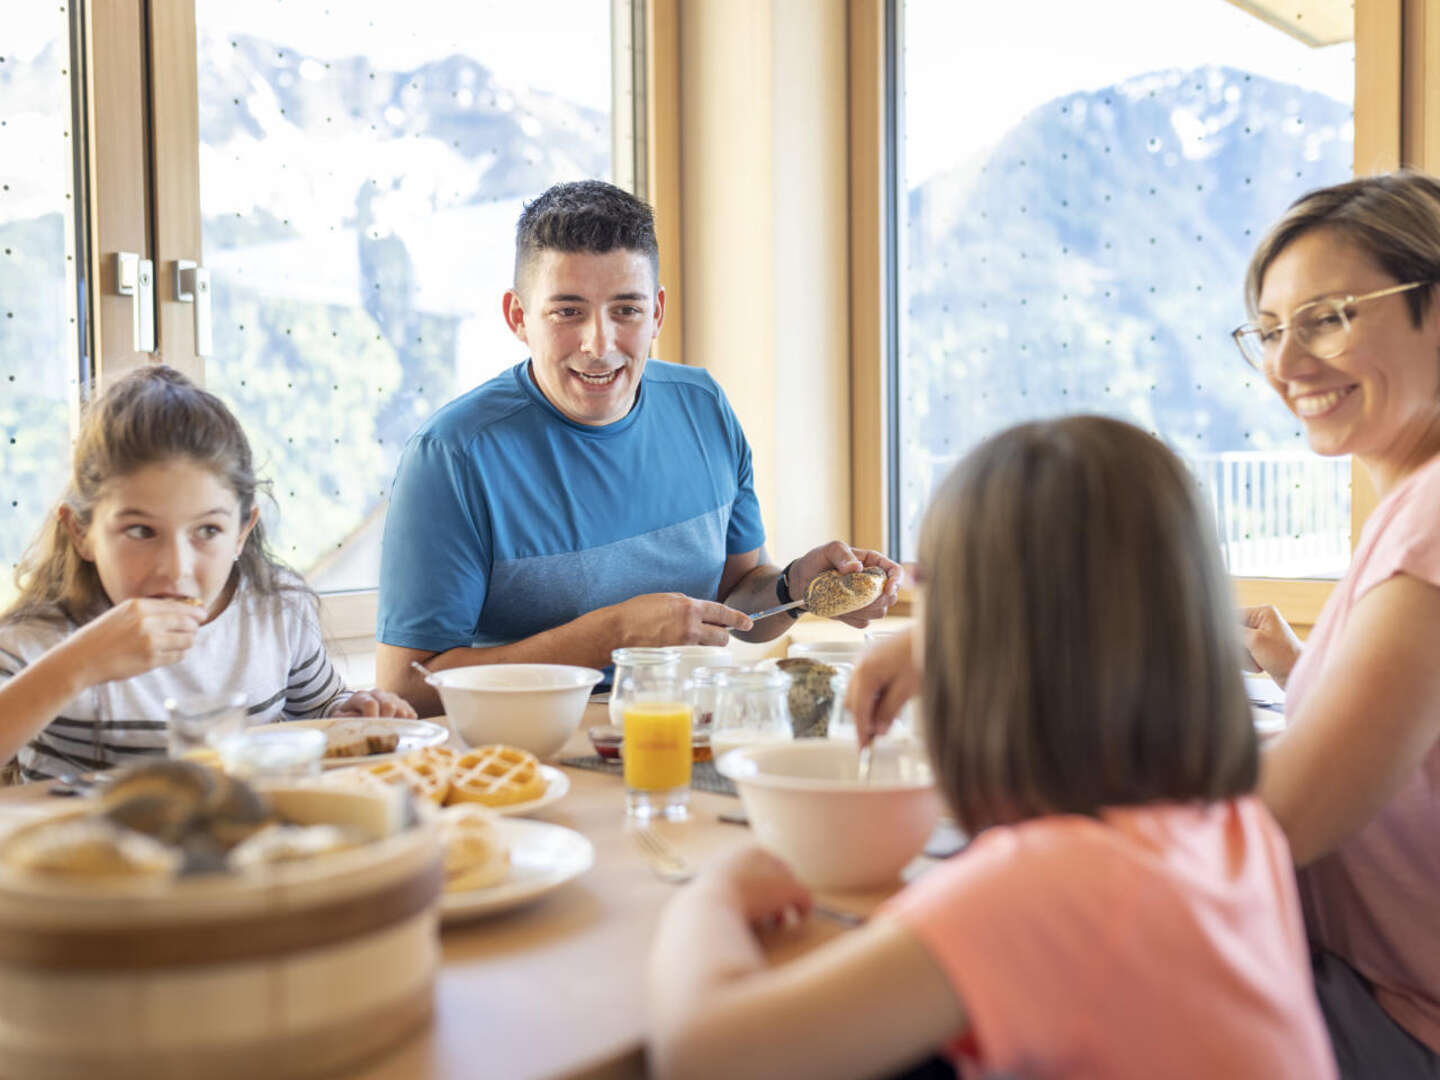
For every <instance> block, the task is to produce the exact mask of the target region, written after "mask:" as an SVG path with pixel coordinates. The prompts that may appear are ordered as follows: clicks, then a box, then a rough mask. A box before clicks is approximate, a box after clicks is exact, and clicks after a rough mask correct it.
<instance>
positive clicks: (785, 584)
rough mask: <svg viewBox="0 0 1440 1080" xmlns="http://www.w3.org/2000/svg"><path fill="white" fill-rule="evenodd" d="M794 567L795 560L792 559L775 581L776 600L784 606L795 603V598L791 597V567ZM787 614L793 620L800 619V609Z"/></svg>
mask: <svg viewBox="0 0 1440 1080" xmlns="http://www.w3.org/2000/svg"><path fill="white" fill-rule="evenodd" d="M794 565H795V560H794V559H791V560H790V561H789V562H788V563H786V564H785V569H784V570H781V571H780V576H779V577H778V578H776V579H775V598H776V599H777V600H779V601H780V603H782V604H793V603H794V602H795V597H793V596H791V595H790V567H792V566H794ZM785 614H786V615H789V616H790V618H792V619H798V618H799V617H800V609H799V608H793V607H792V608H791V609H790V610H789V611H787V612H786V613H785Z"/></svg>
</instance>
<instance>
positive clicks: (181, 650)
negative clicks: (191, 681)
mask: <svg viewBox="0 0 1440 1080" xmlns="http://www.w3.org/2000/svg"><path fill="white" fill-rule="evenodd" d="M204 618H205V610H204V609H203V608H199V607H191V606H190V605H188V604H185V603H182V602H181V601H179V600H160V599H154V598H152V597H134V598H132V599H129V600H125V601H122V602H121V603H119V604H116V605H115V606H114V607H112V608H111V609H110V610H109V611H107V612H105V614H104V615H101V616H100V617H99V618H97V619H92V620H91V621H90V622H88V623H86V624H85V625H84V626H82V627H80V629H79V630H77V631H75V633H73V634H71V635H70V637H69V639H68V640H67V641H66V643H65V649H66V651H67V652H68V653H69V654H70V655H71V656H72V657H74V658H75V659H76V660H77V661H78V667H79V669H80V670H81V671H82V672H84V681H85V683H86V685H87V686H95V685H97V684H99V683H106V682H114V681H115V680H117V679H129V678H133V677H134V676H136V675H142V674H144V673H145V672H147V671H151V670H153V669H155V668H158V667H164V666H165V665H167V664H173V663H175V661H177V660H179V659H180V658H181V657H183V656H184V655H185V654H186V653H187V652H189V651H190V646H191V645H193V644H195V632H196V631H197V630H199V629H200V623H201V621H202V620H203V619H204Z"/></svg>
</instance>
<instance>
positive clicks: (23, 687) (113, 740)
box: [0, 366, 415, 780]
mask: <svg viewBox="0 0 1440 1080" xmlns="http://www.w3.org/2000/svg"><path fill="white" fill-rule="evenodd" d="M258 487H259V485H258V483H257V481H256V478H255V473H254V469H253V467H252V464H251V458H250V445H249V443H248V442H247V440H246V438H245V433H244V431H243V430H241V428H240V425H239V423H238V422H237V421H236V420H235V417H234V416H232V415H231V413H230V411H229V410H228V409H227V408H226V407H225V406H224V405H223V404H222V403H221V401H220V399H219V398H217V397H215V396H214V395H213V394H210V393H207V392H206V391H204V390H201V389H199V388H198V387H196V386H195V385H193V384H192V383H191V382H190V381H189V380H188V379H186V378H185V376H183V375H181V374H180V373H179V372H177V371H175V370H173V369H171V368H168V367H156V366H151V367H144V368H140V369H139V370H137V371H135V372H132V373H131V374H129V375H126V376H125V377H124V378H122V379H120V380H118V381H117V382H116V383H115V384H114V385H113V386H112V387H111V388H110V389H109V390H107V391H106V392H105V394H104V395H102V396H101V397H100V398H99V399H98V400H96V401H95V402H94V404H93V405H92V406H91V407H90V408H89V409H88V411H87V413H86V415H85V419H84V422H83V423H82V425H81V429H80V432H79V436H78V438H77V440H76V443H75V458H74V469H73V473H72V476H71V480H70V484H69V486H68V488H67V490H66V491H65V494H64V495H63V496H62V497H61V500H60V504H59V506H58V508H57V510H56V512H55V515H54V517H53V519H52V520H50V521H49V522H48V523H47V525H46V527H45V529H44V531H43V532H42V533H41V535H40V536H39V538H37V540H36V542H35V543H34V545H32V548H31V550H30V552H29V553H28V554H27V556H26V558H25V560H24V561H23V562H22V563H21V565H20V567H19V569H18V570H17V572H16V582H17V584H18V586H19V588H20V596H19V598H18V599H17V600H16V602H15V603H14V605H13V606H12V607H11V608H10V610H9V611H8V612H6V613H5V615H4V616H3V617H0V760H8V759H10V758H12V757H14V756H16V755H17V754H18V757H19V768H20V775H21V777H22V778H23V779H25V780H45V779H50V778H52V777H55V776H58V775H59V774H61V773H73V772H76V771H88V770H92V769H106V768H109V767H111V766H113V765H116V764H119V763H121V762H125V761H128V760H132V759H135V758H138V757H149V756H153V755H157V754H163V753H164V752H165V747H166V730H165V728H166V722H165V720H164V719H162V718H163V717H164V716H165V709H164V702H165V699H166V698H170V697H174V698H177V699H182V698H186V697H194V696H196V695H216V694H228V693H231V692H236V691H240V692H243V693H244V696H245V699H246V704H247V712H248V713H249V717H250V722H251V723H264V722H266V721H270V720H277V719H280V718H282V717H285V718H291V717H311V716H321V715H338V714H351V715H368V716H374V715H381V716H414V715H415V713H414V711H413V710H412V709H411V708H410V707H409V705H407V704H406V703H405V702H403V701H401V700H400V699H399V698H396V697H395V696H394V695H392V694H387V693H383V692H380V691H363V692H360V693H355V694H349V695H347V694H346V692H345V687H344V685H343V684H342V683H341V681H340V677H339V676H338V675H337V674H336V672H335V669H334V668H333V667H332V666H331V664H330V660H329V657H327V656H326V654H325V648H324V645H323V644H322V641H321V636H320V629H319V623H318V618H317V610H316V600H315V596H314V594H313V593H311V592H310V591H309V589H307V588H306V587H305V585H304V583H303V582H301V581H300V580H299V579H298V578H297V577H295V576H294V575H293V574H292V573H290V572H289V571H287V570H285V569H284V568H283V567H282V566H281V565H280V564H279V563H278V562H276V560H275V559H274V557H273V556H272V555H271V554H270V552H269V550H268V549H267V547H266V543H265V533H264V526H263V525H262V524H261V521H260V509H259V507H258V506H257V505H256V492H257V489H258Z"/></svg>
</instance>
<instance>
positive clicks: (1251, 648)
mask: <svg viewBox="0 0 1440 1080" xmlns="http://www.w3.org/2000/svg"><path fill="white" fill-rule="evenodd" d="M1240 637H1241V639H1242V640H1243V641H1244V643H1245V652H1246V657H1245V660H1246V663H1245V669H1246V670H1247V671H1264V672H1265V673H1266V674H1267V675H1269V676H1270V677H1271V678H1272V679H1274V680H1275V681H1276V682H1277V683H1279V684H1280V687H1281V689H1284V687H1285V683H1286V682H1287V681H1288V680H1289V678H1290V670H1291V669H1292V668H1293V667H1294V666H1295V662H1296V661H1297V660H1299V659H1300V649H1301V647H1302V646H1301V644H1300V639H1299V638H1298V637H1296V636H1295V631H1294V630H1291V629H1290V624H1289V623H1287V622H1286V621H1285V616H1283V615H1281V614H1280V612H1279V611H1277V610H1276V609H1275V607H1274V605H1272V604H1265V605H1263V606H1261V607H1249V608H1242V609H1241V611H1240Z"/></svg>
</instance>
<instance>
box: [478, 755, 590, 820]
mask: <svg viewBox="0 0 1440 1080" xmlns="http://www.w3.org/2000/svg"><path fill="white" fill-rule="evenodd" d="M540 775H541V776H542V777H544V779H545V794H543V795H539V796H536V797H535V798H533V799H531V800H530V801H529V802H517V803H511V804H510V805H509V806H492V807H490V809H491V810H494V811H495V813H497V814H500V815H502V816H503V817H516V816H518V815H520V814H529V813H532V812H534V811H536V810H539V809H540V808H541V807H542V806H549V805H550V804H551V803H553V802H554V801H555V800H556V799H560V798H563V797H564V795H565V793H566V792H567V791H569V790H570V777H568V776H566V775H565V774H564V773H563V772H561V771H560V770H559V769H557V768H555V766H553V765H541V766H540Z"/></svg>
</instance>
